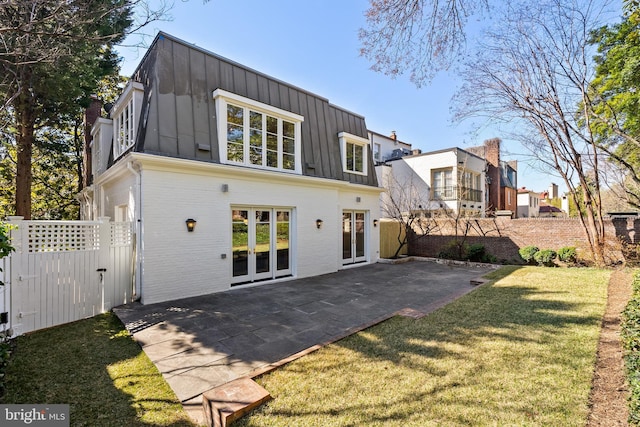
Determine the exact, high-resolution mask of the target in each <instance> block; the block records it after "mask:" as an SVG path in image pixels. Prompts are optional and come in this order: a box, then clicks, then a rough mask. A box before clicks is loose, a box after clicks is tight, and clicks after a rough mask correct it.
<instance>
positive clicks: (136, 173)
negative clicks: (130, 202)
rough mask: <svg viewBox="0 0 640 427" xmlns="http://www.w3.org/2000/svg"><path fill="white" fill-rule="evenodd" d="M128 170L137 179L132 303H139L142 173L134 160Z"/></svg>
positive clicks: (141, 259)
mask: <svg viewBox="0 0 640 427" xmlns="http://www.w3.org/2000/svg"><path fill="white" fill-rule="evenodd" d="M127 169H128V170H129V172H131V173H132V174H133V175H134V176H135V178H136V183H135V187H134V190H133V191H134V192H135V194H134V200H135V206H134V212H133V230H134V232H133V238H134V242H135V248H134V249H135V256H134V264H133V277H134V285H133V287H132V288H133V294H132V295H131V300H132V301H138V300H139V299H140V298H141V297H142V271H143V270H142V268H143V260H144V257H143V256H142V242H144V239H143V232H144V230H143V227H142V176H141V172H140V165H139V164H138V163H137V162H134V161H132V160H130V161H128V162H127Z"/></svg>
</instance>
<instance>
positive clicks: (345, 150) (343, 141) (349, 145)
mask: <svg viewBox="0 0 640 427" xmlns="http://www.w3.org/2000/svg"><path fill="white" fill-rule="evenodd" d="M338 139H339V140H340V151H341V153H342V170H343V171H344V172H348V173H353V174H357V175H366V174H367V164H368V163H367V153H368V151H367V147H368V145H369V140H368V139H367V138H363V137H361V136H357V135H352V134H350V133H347V132H340V133H339V134H338Z"/></svg>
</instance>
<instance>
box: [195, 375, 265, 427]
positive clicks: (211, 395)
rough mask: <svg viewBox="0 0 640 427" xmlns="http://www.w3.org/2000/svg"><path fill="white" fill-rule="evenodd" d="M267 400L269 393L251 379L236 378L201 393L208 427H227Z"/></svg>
mask: <svg viewBox="0 0 640 427" xmlns="http://www.w3.org/2000/svg"><path fill="white" fill-rule="evenodd" d="M269 400H271V395H270V394H269V392H268V391H267V390H265V389H264V388H263V387H261V386H260V385H259V384H258V383H256V382H255V381H253V380H252V379H251V378H248V377H242V378H238V379H237V380H233V381H230V382H228V383H226V384H223V385H221V386H219V387H216V388H213V389H211V390H209V391H207V392H205V393H203V395H202V406H203V409H204V413H205V421H206V423H207V425H208V426H209V427H227V426H229V425H231V423H233V422H234V421H235V420H237V419H238V418H241V417H242V416H244V415H246V414H247V413H249V412H250V411H252V410H253V409H255V408H257V407H258V406H260V405H262V404H263V403H265V402H267V401H269Z"/></svg>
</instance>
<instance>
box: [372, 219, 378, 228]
mask: <svg viewBox="0 0 640 427" xmlns="http://www.w3.org/2000/svg"><path fill="white" fill-rule="evenodd" d="M373 226H374V227H377V226H378V220H377V219H374V220H373Z"/></svg>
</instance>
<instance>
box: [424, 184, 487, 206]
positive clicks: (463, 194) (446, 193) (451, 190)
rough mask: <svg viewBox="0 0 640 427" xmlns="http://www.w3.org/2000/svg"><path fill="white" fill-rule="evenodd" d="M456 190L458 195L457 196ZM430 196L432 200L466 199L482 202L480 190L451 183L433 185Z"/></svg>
mask: <svg viewBox="0 0 640 427" xmlns="http://www.w3.org/2000/svg"><path fill="white" fill-rule="evenodd" d="M458 192H459V193H460V194H459V195H460V197H458ZM431 197H432V198H433V199H434V200H466V201H469V202H482V190H474V189H473V188H468V187H456V186H453V185H450V186H444V187H433V188H432V190H431Z"/></svg>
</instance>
